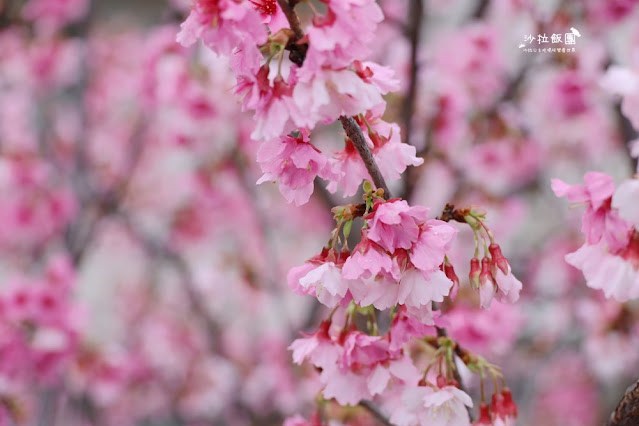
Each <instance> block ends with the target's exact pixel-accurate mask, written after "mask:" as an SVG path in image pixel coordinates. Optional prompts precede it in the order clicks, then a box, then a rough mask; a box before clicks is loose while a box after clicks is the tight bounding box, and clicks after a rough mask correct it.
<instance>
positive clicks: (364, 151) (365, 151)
mask: <svg viewBox="0 0 639 426" xmlns="http://www.w3.org/2000/svg"><path fill="white" fill-rule="evenodd" d="M339 121H341V123H342V127H343V128H344V131H345V132H346V136H348V138H349V139H350V140H351V142H353V145H355V148H356V149H357V152H359V155H360V157H362V161H364V165H365V166H366V170H368V174H369V175H371V179H372V180H373V183H374V184H375V187H376V188H381V189H383V190H384V198H385V199H387V200H388V199H389V198H390V196H391V195H390V191H389V189H388V186H386V181H385V180H384V176H382V172H381V170H379V167H378V166H377V163H376V162H375V159H374V158H373V153H372V152H371V150H370V148H369V147H368V144H367V143H366V139H364V134H363V133H362V129H361V128H360V127H359V124H357V122H356V121H355V119H353V117H344V116H342V117H340V118H339Z"/></svg>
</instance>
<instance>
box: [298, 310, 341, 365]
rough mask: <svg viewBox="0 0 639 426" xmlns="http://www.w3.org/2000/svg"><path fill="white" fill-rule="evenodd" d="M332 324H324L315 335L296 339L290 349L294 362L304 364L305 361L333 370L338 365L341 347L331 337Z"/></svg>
mask: <svg viewBox="0 0 639 426" xmlns="http://www.w3.org/2000/svg"><path fill="white" fill-rule="evenodd" d="M330 326H331V324H330V322H327V321H325V322H323V323H322V324H320V326H319V328H318V329H317V331H316V332H315V333H314V334H311V335H306V337H304V338H301V339H296V340H295V341H294V342H293V343H291V345H290V346H289V347H288V348H289V350H291V351H293V361H294V362H295V363H296V364H302V363H303V362H304V361H305V360H307V359H308V360H309V361H311V363H312V364H313V365H315V366H317V367H320V368H332V367H334V366H335V365H336V364H337V359H338V356H339V346H337V345H336V344H335V343H334V342H333V340H332V339H331V337H330V335H329V328H330Z"/></svg>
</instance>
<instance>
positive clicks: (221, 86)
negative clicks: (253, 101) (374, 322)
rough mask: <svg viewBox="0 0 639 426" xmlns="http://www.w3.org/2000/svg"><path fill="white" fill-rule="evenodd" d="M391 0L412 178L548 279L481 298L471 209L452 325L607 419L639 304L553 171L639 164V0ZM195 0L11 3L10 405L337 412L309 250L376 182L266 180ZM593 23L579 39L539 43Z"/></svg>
mask: <svg viewBox="0 0 639 426" xmlns="http://www.w3.org/2000/svg"><path fill="white" fill-rule="evenodd" d="M379 3H380V4H381V5H382V7H383V8H384V11H385V14H386V16H387V20H386V21H385V23H383V24H382V25H381V26H380V30H379V34H378V40H377V42H376V43H377V48H376V49H375V55H376V57H375V60H377V61H378V62H380V63H382V64H385V65H388V66H390V67H392V68H393V69H394V70H395V71H396V72H397V74H398V76H399V77H400V79H401V81H402V91H401V92H400V93H396V94H392V95H389V96H388V98H387V101H388V103H389V108H388V112H387V115H388V119H389V120H396V121H398V122H400V123H401V124H402V131H403V134H404V137H405V138H407V141H408V142H409V143H411V144H413V145H415V146H416V147H417V150H418V152H419V155H420V156H422V157H424V159H425V163H424V164H423V165H422V166H420V167H418V168H413V169H411V170H409V171H408V172H407V173H406V176H405V179H403V180H402V181H401V182H398V183H396V185H395V186H394V187H392V188H391V189H392V190H393V192H394V193H395V194H401V195H402V196H403V197H405V198H407V199H409V200H410V201H411V204H421V205H425V206H428V207H430V208H431V212H432V214H433V215H436V214H437V212H439V211H441V209H442V208H443V207H444V205H445V204H446V203H447V202H452V203H454V204H455V205H457V206H463V205H479V206H482V208H484V209H485V210H486V211H487V214H488V223H489V224H490V226H491V228H492V229H493V230H494V232H495V234H496V237H497V239H498V240H499V242H500V243H501V245H502V248H503V251H504V253H506V254H507V256H508V258H509V260H510V262H511V264H512V265H513V268H514V270H515V273H516V274H517V276H518V277H519V278H520V280H521V281H522V282H523V283H524V290H523V292H522V298H521V300H520V301H519V302H518V303H517V304H515V305H500V304H497V303H496V302H495V304H494V307H493V309H491V310H489V311H483V310H481V309H480V308H479V307H478V301H477V297H476V295H475V294H474V293H473V292H472V291H470V290H469V289H468V283H467V280H466V278H465V277H467V274H468V268H467V265H464V264H463V263H462V259H468V258H469V253H471V252H472V234H469V235H467V234H464V233H463V232H462V233H461V234H460V237H459V239H460V241H465V242H466V244H458V247H460V248H459V249H458V251H459V252H455V253H451V255H450V257H451V259H452V260H453V262H454V264H455V267H456V269H457V274H458V275H459V276H460V277H462V290H461V292H460V299H459V302H458V303H457V304H456V306H455V307H454V308H452V309H451V310H450V312H448V316H447V317H448V324H447V329H448V331H449V333H450V335H451V336H452V337H453V338H455V339H458V340H459V341H460V342H461V343H462V344H463V345H464V346H465V347H467V348H469V349H471V350H473V351H476V352H478V353H480V354H482V355H483V356H485V357H486V358H488V359H489V360H490V361H491V362H494V363H496V364H498V365H500V366H502V367H503V369H504V372H505V374H506V377H507V378H508V383H509V384H510V386H511V388H512V389H513V393H514V396H515V400H516V401H517V403H518V404H519V407H520V419H519V423H518V424H521V425H536V426H572V425H575V426H577V425H578V426H588V425H596V424H601V423H602V421H603V419H605V418H607V416H608V414H609V413H610V412H611V410H612V408H613V407H614V406H615V404H616V402H617V400H618V399H619V398H620V397H621V395H622V394H623V391H624V390H625V388H626V387H627V386H628V385H629V384H631V383H632V382H634V381H635V380H636V379H637V378H638V376H639V374H638V373H639V368H638V367H639V328H638V324H639V322H638V320H639V310H638V307H637V305H636V303H632V302H630V303H626V304H620V303H618V302H614V301H610V300H606V299H604V298H603V296H602V294H601V293H600V292H598V291H595V290H591V289H589V288H587V287H586V286H585V284H584V280H583V278H582V276H581V275H580V273H579V272H578V271H577V270H575V269H573V268H572V267H570V266H568V265H567V264H566V263H565V262H564V260H563V257H564V255H565V254H566V253H569V252H570V251H574V250H575V249H576V248H578V247H579V246H580V245H581V243H582V236H581V234H580V232H579V229H580V215H581V211H580V210H579V209H569V208H568V205H567V203H565V202H564V201H562V200H557V199H556V198H555V196H554V195H553V194H552V191H551V190H550V179H551V178H553V177H558V178H562V179H564V180H566V181H568V182H572V183H577V182H580V181H581V179H582V176H583V174H584V173H585V172H586V171H588V170H598V171H604V172H607V173H610V174H611V175H612V176H613V177H615V179H617V181H620V180H621V179H624V178H627V177H630V176H632V175H633V174H634V173H636V172H637V169H636V168H637V161H636V156H637V154H639V152H637V151H639V149H638V148H639V145H637V144H636V143H634V142H633V141H634V140H635V139H636V136H637V134H636V131H635V129H633V127H632V125H631V124H630V122H629V121H628V119H627V118H625V116H624V114H622V106H621V103H620V98H619V97H618V96H617V94H616V93H617V92H619V91H620V88H618V87H615V85H614V81H615V80H614V79H612V78H611V77H610V75H611V72H612V71H611V70H614V69H617V70H619V68H614V67H624V69H626V72H628V73H632V72H639V11H637V6H636V3H637V2H636V1H634V0H609V1H608V0H607V1H600V0H565V1H543V2H542V1H539V2H537V1H526V0H489V1H461V0H447V1H442V0H428V1H427V0H424V1H416V0H383V1H380V2H379ZM419 5H421V13H419V12H420V9H419V8H417V9H416V7H418V6H419ZM189 6H190V3H189V2H188V1H177V0H176V1H173V2H168V3H167V2H159V1H150V0H149V1H94V2H89V1H88V0H64V1H63V0H29V1H7V0H3V1H0V282H1V284H2V285H1V286H0V425H4V424H6V425H13V424H28V425H31V424H33V425H36V424H37V425H69V426H74V425H105V426H106V425H114V426H115V425H117V426H125V425H145V426H151V425H153V426H160V425H167V426H168V425H175V426H177V425H193V426H195V425H270V424H280V423H281V422H282V420H283V418H285V417H286V416H288V415H291V414H295V413H309V412H311V411H312V410H313V406H314V400H315V398H316V396H317V391H318V389H319V387H318V383H317V380H316V378H317V377H316V374H315V372H314V371H313V370H312V368H307V367H299V366H294V365H293V364H292V360H291V356H290V352H289V351H288V350H287V346H288V345H289V344H290V342H291V341H292V340H293V339H294V338H295V337H297V336H299V332H300V331H311V330H314V328H315V327H316V326H317V324H318V322H319V320H320V319H321V317H322V315H324V314H325V312H323V310H322V308H320V307H319V306H317V304H316V303H317V302H315V301H314V299H313V298H310V297H308V298H304V297H302V296H298V295H295V294H294V293H293V292H292V291H290V289H289V288H288V286H287V280H286V274H287V272H288V270H289V269H290V268H291V267H293V266H296V265H299V264H301V263H302V262H304V261H305V260H306V259H308V258H310V257H311V256H313V255H314V254H316V253H317V252H319V251H320V249H321V247H322V246H323V245H324V244H325V243H326V241H327V240H328V238H329V235H330V231H331V229H332V226H333V224H332V216H331V213H330V208H331V207H333V206H336V205H340V204H346V203H348V202H351V201H352V200H358V198H357V197H354V198H353V199H352V200H348V199H346V200H345V199H343V198H342V197H341V196H340V195H339V194H330V193H329V192H328V191H326V190H325V189H324V187H323V184H322V183H321V182H318V184H317V185H316V190H315V194H314V196H313V198H312V200H311V202H310V203H308V204H307V205H305V206H303V207H299V208H296V207H294V206H292V205H288V204H287V203H286V202H285V200H284V199H283V197H282V196H281V195H280V194H279V192H278V190H277V186H276V185H271V184H263V185H260V186H256V185H255V182H256V181H257V180H258V178H259V177H260V175H261V173H260V171H259V168H258V167H257V165H256V163H255V157H256V149H257V144H256V142H255V141H252V140H251V139H250V136H249V135H250V133H251V131H252V128H253V121H252V119H251V116H250V114H247V113H242V112H241V111H240V108H239V105H238V102H237V100H236V98H235V95H234V93H233V88H234V85H235V82H234V80H233V76H232V74H231V73H230V72H229V70H228V64H227V63H225V61H224V60H222V59H221V58H218V57H216V56H215V55H214V54H213V53H212V52H210V51H208V50H207V49H205V48H203V47H202V46H198V47H195V48H193V49H184V48H182V47H180V46H179V45H177V44H176V43H175V35H176V33H177V31H178V28H179V24H180V23H181V22H182V21H183V19H184V17H185V16H186V13H188V8H189ZM571 28H576V29H577V30H578V32H579V33H580V37H578V38H577V39H576V44H575V45H574V47H575V52H527V51H525V50H524V49H523V48H520V47H519V45H520V44H522V43H525V37H526V36H528V35H533V36H534V37H535V39H536V38H537V35H538V34H546V35H547V36H549V37H550V35H551V34H553V33H559V34H562V35H565V33H571ZM411 36H413V40H417V43H413V44H411V41H410V40H411ZM413 46H414V47H413ZM533 47H535V48H539V49H541V48H542V47H543V46H541V45H538V43H536V42H534V43H532V44H529V46H527V48H531V49H532V48H533ZM553 47H554V46H553ZM558 47H568V46H567V45H564V44H562V45H561V46H558ZM633 69H634V71H633ZM411 70H414V71H415V72H414V74H411ZM411 76H414V78H412V77H411ZM626 89H627V88H626ZM410 97H413V98H414V99H415V102H414V105H415V106H414V108H413V109H411V110H409V111H408V114H407V111H406V107H405V105H406V102H407V99H408V98H410ZM314 142H316V143H317V144H318V145H320V146H322V147H323V149H328V150H330V149H335V150H337V149H340V144H341V143H343V136H342V135H341V134H340V130H339V129H338V128H328V129H327V130H325V131H324V132H323V133H321V134H319V135H316V140H315V141H314ZM633 152H634V155H635V156H634V157H633V155H632V154H633ZM353 234H357V233H356V232H353ZM455 259H457V261H455ZM467 385H468V387H469V389H470V392H471V393H476V392H478V389H477V383H474V382H473V381H469V382H468V383H467ZM339 413H340V414H339V415H340V416H342V418H344V419H345V421H349V422H350V423H349V424H360V425H367V424H374V420H373V419H372V418H370V417H367V414H366V413H360V412H359V411H357V409H351V410H344V411H341V412H339Z"/></svg>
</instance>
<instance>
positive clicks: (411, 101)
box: [402, 0, 424, 143]
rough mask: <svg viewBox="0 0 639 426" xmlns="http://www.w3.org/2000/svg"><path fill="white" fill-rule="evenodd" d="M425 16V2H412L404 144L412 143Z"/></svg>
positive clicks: (407, 29) (409, 23)
mask: <svg viewBox="0 0 639 426" xmlns="http://www.w3.org/2000/svg"><path fill="white" fill-rule="evenodd" d="M423 15H424V2H423V0H411V2H410V10H409V17H408V27H407V28H406V35H407V37H408V40H409V42H410V46H411V49H410V70H409V83H408V92H407V93H406V98H405V100H404V104H403V106H402V121H403V124H404V142H406V143H410V137H411V130H412V129H411V127H412V126H411V122H412V119H413V111H414V110H415V97H416V95H417V73H418V71H419V63H418V61H417V54H418V52H419V39H420V35H421V27H422V17H423Z"/></svg>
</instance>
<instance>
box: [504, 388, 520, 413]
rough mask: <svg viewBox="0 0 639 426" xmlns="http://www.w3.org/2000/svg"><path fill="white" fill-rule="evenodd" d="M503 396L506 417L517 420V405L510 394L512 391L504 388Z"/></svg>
mask: <svg viewBox="0 0 639 426" xmlns="http://www.w3.org/2000/svg"><path fill="white" fill-rule="evenodd" d="M501 394H502V396H503V397H504V410H505V412H506V415H508V416H511V417H515V418H516V417H517V414H518V409H517V404H515V401H513V395H512V393H511V392H510V389H508V388H504V389H503V390H502V391H501Z"/></svg>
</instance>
